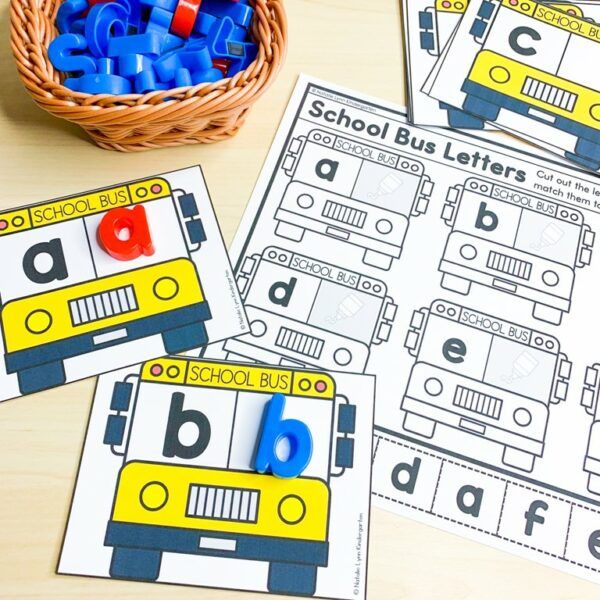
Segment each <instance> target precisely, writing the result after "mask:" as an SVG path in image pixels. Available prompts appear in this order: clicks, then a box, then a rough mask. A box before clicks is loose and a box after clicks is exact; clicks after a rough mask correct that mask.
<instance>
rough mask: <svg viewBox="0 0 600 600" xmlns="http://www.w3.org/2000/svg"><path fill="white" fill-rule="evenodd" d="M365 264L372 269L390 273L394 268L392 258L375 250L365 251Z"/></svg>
mask: <svg viewBox="0 0 600 600" xmlns="http://www.w3.org/2000/svg"><path fill="white" fill-rule="evenodd" d="M363 262H364V263H365V265H369V266H370V267H375V268H377V269H383V270H384V271H389V270H390V267H391V266H392V257H391V256H388V255H387V254H382V253H381V252H375V251H374V250H365V254H364V256H363Z"/></svg>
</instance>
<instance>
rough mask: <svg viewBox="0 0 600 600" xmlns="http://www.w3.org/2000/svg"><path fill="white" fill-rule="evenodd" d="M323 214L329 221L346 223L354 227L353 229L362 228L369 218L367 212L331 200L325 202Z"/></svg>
mask: <svg viewBox="0 0 600 600" xmlns="http://www.w3.org/2000/svg"><path fill="white" fill-rule="evenodd" d="M322 214H323V216H324V217H327V218H328V219H332V220H333V221H338V222H339V223H344V224H345V225H352V227H362V226H363V225H364V224H365V220H366V218H367V213H366V212H364V211H362V210H357V209H356V208H350V207H349V206H344V205H343V204H338V203H337V202H332V201H331V200H327V202H325V207H324V208H323V213H322Z"/></svg>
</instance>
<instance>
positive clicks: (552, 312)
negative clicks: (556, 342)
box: [532, 302, 563, 325]
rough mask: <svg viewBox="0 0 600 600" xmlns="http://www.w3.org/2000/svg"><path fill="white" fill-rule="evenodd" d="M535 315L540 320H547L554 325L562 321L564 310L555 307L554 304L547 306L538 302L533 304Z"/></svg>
mask: <svg viewBox="0 0 600 600" xmlns="http://www.w3.org/2000/svg"><path fill="white" fill-rule="evenodd" d="M532 314H533V316H534V317H535V318H536V319H539V320H540V321H546V323H552V325H560V322H561V321H562V316H563V313H562V310H560V309H558V308H554V307H553V306H546V305H545V304H540V303H539V302H536V303H535V304H534V305H533V312H532Z"/></svg>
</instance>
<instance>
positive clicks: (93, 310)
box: [69, 285, 138, 326]
mask: <svg viewBox="0 0 600 600" xmlns="http://www.w3.org/2000/svg"><path fill="white" fill-rule="evenodd" d="M137 309H138V303H137V299H136V297H135V292H134V291H133V286H132V285H126V286H123V287H119V288H115V289H114V290H109V291H108V292H101V293H100V294H92V295H91V296H84V297H83V298H76V299H75V300H69V310H70V312H71V321H72V323H73V326H76V325H83V324H85V323H92V322H94V321H99V320H100V319H106V318H108V317H114V316H115V315H121V314H124V313H128V312H133V311H134V310H137Z"/></svg>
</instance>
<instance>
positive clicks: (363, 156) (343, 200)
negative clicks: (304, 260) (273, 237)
mask: <svg viewBox="0 0 600 600" xmlns="http://www.w3.org/2000/svg"><path fill="white" fill-rule="evenodd" d="M282 169H283V171H284V172H285V173H286V174H287V175H288V176H289V177H291V178H292V181H291V182H290V183H289V184H288V186H287V188H286V191H285V194H284V196H283V199H282V200H281V204H280V205H279V209H278V210H277V213H276V214H275V218H276V219H277V220H278V221H279V223H278V225H277V231H276V233H277V234H278V235H280V236H282V237H285V238H288V239H291V240H294V241H301V240H302V238H303V236H304V232H305V230H307V229H308V230H310V231H314V232H317V233H320V234H323V235H327V236H330V237H333V238H336V239H339V240H342V241H344V242H347V243H349V244H353V245H355V246H359V247H360V248H363V249H364V251H365V252H364V259H363V260H364V262H365V263H366V264H369V265H371V266H374V267H378V268H381V269H386V270H387V269H389V268H390V266H391V263H392V259H394V258H399V256H400V253H401V251H402V244H403V243H404V237H405V236H406V231H407V229H408V221H409V218H410V217H411V215H413V216H418V215H419V214H423V213H424V212H425V211H426V210H427V204H428V202H429V197H430V195H431V192H432V190H433V183H432V182H431V180H430V179H429V177H428V176H427V175H425V174H424V167H423V165H422V164H421V163H420V162H418V161H416V160H414V159H413V158H409V157H405V156H402V155H400V154H398V153H392V152H388V151H387V150H381V149H379V148H375V147H374V146H368V145H366V144H364V143H362V142H357V141H354V140H350V139H347V138H343V137H341V136H338V135H334V134H331V133H328V132H326V131H322V130H320V129H313V130H312V131H311V132H310V133H309V134H308V136H300V137H297V138H294V139H292V141H291V142H290V145H289V147H288V150H287V154H286V156H285V158H284V160H283V164H282Z"/></svg>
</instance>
